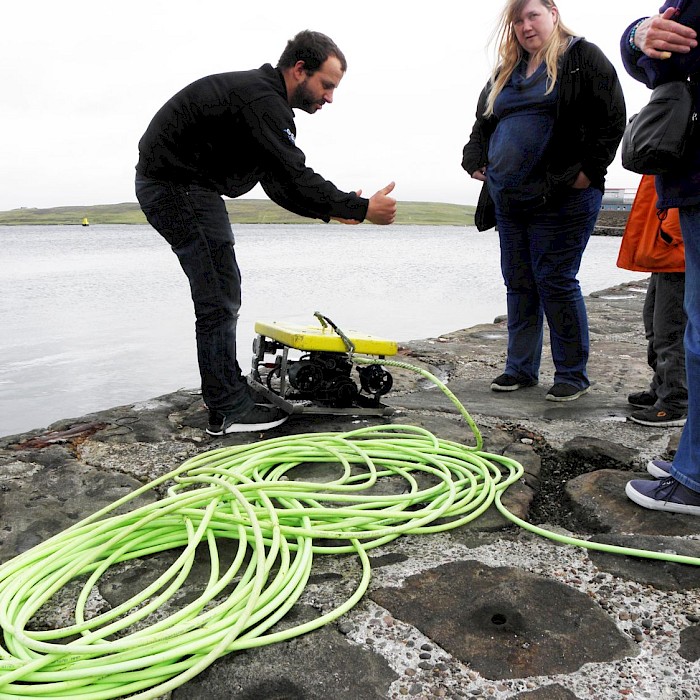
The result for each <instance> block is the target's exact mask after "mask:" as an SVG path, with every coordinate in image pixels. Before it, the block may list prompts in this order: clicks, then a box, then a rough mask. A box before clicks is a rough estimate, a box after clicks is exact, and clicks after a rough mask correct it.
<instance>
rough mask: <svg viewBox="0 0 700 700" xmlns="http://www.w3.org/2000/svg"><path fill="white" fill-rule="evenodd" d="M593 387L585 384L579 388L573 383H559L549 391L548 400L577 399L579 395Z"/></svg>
mask: <svg viewBox="0 0 700 700" xmlns="http://www.w3.org/2000/svg"><path fill="white" fill-rule="evenodd" d="M590 388H591V387H589V386H584V387H583V389H579V388H578V387H576V386H574V385H573V384H564V383H561V382H560V383H557V384H554V385H553V386H552V388H551V389H550V390H549V391H548V392H547V396H545V399H547V401H575V400H576V399H577V398H578V397H579V396H583V395H584V394H587V393H588V391H589V390H590Z"/></svg>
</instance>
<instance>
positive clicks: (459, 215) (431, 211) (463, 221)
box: [0, 199, 476, 226]
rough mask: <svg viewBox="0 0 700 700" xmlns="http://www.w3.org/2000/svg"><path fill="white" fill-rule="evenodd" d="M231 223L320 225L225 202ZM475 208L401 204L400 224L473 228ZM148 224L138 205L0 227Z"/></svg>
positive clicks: (251, 204)
mask: <svg viewBox="0 0 700 700" xmlns="http://www.w3.org/2000/svg"><path fill="white" fill-rule="evenodd" d="M226 208H227V209H228V212H229V218H230V220H231V223H234V224H314V223H316V224H318V223H320V220H319V219H308V218H305V217H302V216H297V215H296V214H292V213H291V212H288V211H287V210H286V209H282V208H281V207H279V206H277V205H276V204H275V203H274V202H271V201H270V200H267V199H236V200H226ZM475 209H476V207H474V206H471V205H464V204H448V203H444V202H399V207H398V213H397V217H396V223H397V224H413V225H423V226H472V225H473V224H474V210H475ZM84 218H85V219H87V220H88V222H89V223H90V224H142V225H143V224H145V223H146V218H145V217H144V215H143V212H142V211H141V209H140V208H139V205H138V204H137V203H136V202H122V203H120V204H97V205H86V206H67V207H53V208H49V209H33V208H21V209H12V210H10V211H4V212H0V226H41V225H76V226H80V225H82V221H83V219H84Z"/></svg>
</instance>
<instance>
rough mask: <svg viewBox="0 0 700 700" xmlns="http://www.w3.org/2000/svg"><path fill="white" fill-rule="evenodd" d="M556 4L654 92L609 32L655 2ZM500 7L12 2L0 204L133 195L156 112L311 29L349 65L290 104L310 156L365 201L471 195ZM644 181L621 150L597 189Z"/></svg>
mask: <svg viewBox="0 0 700 700" xmlns="http://www.w3.org/2000/svg"><path fill="white" fill-rule="evenodd" d="M558 5H559V8H560V11H561V14H562V18H563V19H564V21H565V22H566V24H567V25H569V26H570V27H571V28H572V29H573V30H575V31H576V32H578V33H580V34H582V35H584V36H586V37H587V38H588V39H589V40H591V41H593V42H594V43H596V44H598V46H600V47H601V48H602V49H603V51H605V53H606V54H607V55H608V57H609V58H610V59H611V60H612V62H613V63H614V64H615V66H616V67H617V69H618V73H619V75H620V79H621V81H622V84H623V88H624V90H625V96H626V99H627V106H628V112H629V113H630V114H632V113H633V112H635V111H637V110H638V109H639V107H640V106H641V105H642V104H644V102H645V101H646V99H647V97H648V91H647V90H646V88H644V86H642V85H640V84H638V83H636V82H635V81H633V80H632V79H630V78H629V77H628V76H627V75H626V73H625V72H624V70H623V69H622V65H621V62H620V59H619V49H618V42H619V37H620V34H621V32H622V30H623V29H624V28H625V27H626V26H627V25H628V24H629V23H630V22H631V21H632V20H633V19H635V18H637V17H641V16H643V15H646V14H652V13H653V12H654V11H655V9H656V7H657V6H656V5H655V4H654V3H651V2H643V3H638V2H635V1H633V0H586V1H585V2H584V1H583V0H559V3H558ZM500 9H501V3H499V2H493V1H492V0H489V1H488V2H481V3H477V2H472V1H471V0H432V1H431V2H425V3H416V4H414V3H404V2H398V1H394V2H390V1H386V2H376V1H368V0H355V2H353V3H350V4H348V3H334V2H329V0H306V2H304V3H301V4H293V3H283V2H281V1H280V0H267V1H266V2H258V3H241V2H235V1H234V0H228V1H227V2H224V1H223V0H199V2H197V3H194V2H191V0H189V1H188V2H184V1H183V0H122V2H119V3H116V4H114V3H111V4H109V3H101V2H95V0H68V2H64V3H57V2H54V0H27V2H22V3H9V4H8V5H7V7H6V8H5V12H4V14H5V21H4V26H5V32H4V34H5V36H4V38H3V42H2V48H0V51H1V52H2V61H0V84H1V85H2V103H3V104H2V125H3V128H2V129H0V152H1V153H2V161H3V164H4V167H3V172H4V177H3V186H2V188H0V210H6V209H14V208H17V207H50V206H61V205H73V204H106V203H112V202H123V201H135V197H134V194H133V185H132V182H133V167H134V164H135V162H136V145H137V142H138V139H139V137H140V136H141V133H142V132H143V130H144V129H145V127H146V125H147V123H148V121H149V120H150V118H151V116H152V115H153V113H154V112H155V110H156V109H158V107H160V105H161V104H162V103H163V102H164V101H165V100H166V99H168V98H169V97H170V96H171V95H172V94H173V93H174V92H176V91H177V90H179V89H180V88H181V87H183V86H184V85H186V84H187V83H189V82H191V81H192V80H195V79H196V78H199V77H201V76H203V75H207V74H209V73H217V72H222V71H228V70H238V69H241V70H242V69H248V68H253V67H257V66H259V65H261V64H262V63H264V62H271V63H273V64H274V63H275V62H276V61H277V58H278V57H279V54H280V53H281V51H282V49H283V47H284V44H285V42H286V40H287V39H288V38H290V37H291V36H292V35H293V34H295V33H296V32H297V31H299V30H300V29H307V28H308V29H315V30H318V31H322V32H325V33H326V34H328V35H330V36H331V37H332V38H333V39H334V40H335V41H336V42H337V43H338V45H339V46H340V47H341V49H342V50H343V51H344V52H345V54H346V57H347V59H348V63H349V67H348V72H347V75H346V76H345V78H344V79H343V82H342V83H341V85H340V87H339V88H338V90H337V91H336V95H335V100H334V103H333V104H332V105H328V106H326V107H325V108H324V109H323V110H322V111H321V112H320V113H318V114H316V115H306V114H303V113H301V114H300V113H297V127H298V132H299V133H298V137H297V144H298V145H299V146H300V147H301V148H302V150H304V152H305V153H306V155H307V163H308V164H309V165H310V166H311V167H312V168H314V170H316V171H317V172H319V173H321V174H322V175H323V176H324V177H326V178H328V179H330V180H332V181H333V182H334V183H335V184H336V185H337V186H338V187H340V188H341V189H346V190H350V189H358V188H362V189H363V191H364V193H365V194H367V195H370V194H372V193H373V192H374V191H375V190H376V189H378V188H379V187H382V186H383V185H384V184H386V183H387V182H389V181H390V180H395V181H396V185H397V186H396V190H395V191H394V193H395V195H396V197H397V198H398V199H399V200H418V201H444V202H454V203H458V204H474V203H476V199H477V197H478V192H479V185H478V183H476V182H475V181H472V180H471V179H470V178H469V177H468V176H467V174H466V173H465V172H464V171H463V170H462V169H461V167H460V160H461V150H462V147H463V145H464V143H465V140H466V138H467V136H468V134H469V130H470V129H471V125H472V122H473V116H474V108H475V105H476V99H477V96H478V94H479V91H480V89H481V87H482V85H483V84H484V82H485V80H486V78H487V76H488V73H489V70H490V67H491V60H492V57H491V52H490V50H489V49H487V44H488V41H489V37H490V35H491V32H492V30H493V27H494V24H495V22H496V18H497V15H498V12H499V11H500ZM638 179H639V176H637V175H635V174H633V173H628V172H626V171H625V170H623V169H622V167H621V166H620V165H619V156H618V158H617V159H616V161H615V163H614V164H613V166H612V167H611V170H610V174H609V177H608V183H607V184H608V186H609V187H635V186H636V184H637V182H638ZM252 196H257V197H263V196H264V194H262V191H261V190H259V189H257V188H256V189H255V190H254V191H253V193H252Z"/></svg>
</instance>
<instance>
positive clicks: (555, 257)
mask: <svg viewBox="0 0 700 700" xmlns="http://www.w3.org/2000/svg"><path fill="white" fill-rule="evenodd" d="M602 196H603V195H602V192H601V191H600V190H597V189H595V188H593V187H589V188H587V189H584V190H575V189H568V190H567V191H566V192H564V193H562V194H561V195H560V196H558V197H557V198H556V199H555V200H553V201H551V202H550V203H548V204H547V205H546V207H544V208H543V209H541V210H538V211H536V212H534V213H519V214H517V215H515V214H514V213H513V212H509V211H505V210H502V209H500V208H499V206H498V203H497V206H496V220H497V223H498V234H499V237H500V241H501V271H502V273H503V280H504V282H505V285H506V294H507V297H506V298H507V309H508V356H507V359H506V368H505V372H506V374H510V375H512V376H514V377H518V378H520V379H533V380H537V379H538V378H539V370H540V361H541V357H542V342H543V326H544V318H545V317H546V318H547V323H548V324H549V331H550V343H551V349H552V360H553V362H554V368H555V373H554V382H555V383H565V384H572V385H573V386H575V387H577V388H578V389H584V388H585V387H587V386H588V385H589V384H590V382H589V380H588V375H587V373H586V364H587V362H588V352H589V337H588V317H587V315H586V305H585V303H584V301H583V295H582V294H581V287H580V285H579V282H578V279H577V277H576V276H577V274H578V270H579V266H580V265H581V257H582V256H583V251H584V250H585V248H586V245H587V244H588V240H589V238H590V236H591V233H592V232H593V228H594V226H595V222H596V219H597V217H598V213H599V212H600V203H601V199H602Z"/></svg>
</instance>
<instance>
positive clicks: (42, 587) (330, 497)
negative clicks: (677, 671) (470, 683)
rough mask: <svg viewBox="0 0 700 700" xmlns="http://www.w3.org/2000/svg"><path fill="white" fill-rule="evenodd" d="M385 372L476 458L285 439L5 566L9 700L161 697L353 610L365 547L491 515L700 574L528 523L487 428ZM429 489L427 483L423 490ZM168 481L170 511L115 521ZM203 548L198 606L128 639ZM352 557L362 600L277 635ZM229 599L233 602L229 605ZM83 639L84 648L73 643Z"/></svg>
mask: <svg viewBox="0 0 700 700" xmlns="http://www.w3.org/2000/svg"><path fill="white" fill-rule="evenodd" d="M354 359H355V361H357V362H359V363H363V364H372V363H374V362H375V360H368V359H367V360H365V359H364V358H357V357H355V358H354ZM382 364H387V365H390V366H397V367H403V368H406V369H410V370H413V371H416V372H418V373H419V374H421V375H423V376H424V377H427V378H430V379H431V381H434V383H436V384H437V385H438V387H439V388H440V389H441V390H442V391H443V392H444V393H445V395H446V396H447V397H448V398H449V399H450V400H451V401H453V403H455V405H456V406H457V408H458V410H459V412H460V414H461V415H462V416H463V417H464V418H465V420H466V422H467V423H468V425H469V426H470V428H471V429H472V432H473V433H474V436H475V440H476V447H467V446H464V445H461V444H459V443H455V442H450V441H443V440H439V439H438V438H436V437H435V436H434V435H433V434H432V433H430V432H429V431H427V430H425V429H423V428H417V427H414V426H401V425H388V426H381V427H379V428H377V427H371V426H369V427H363V428H359V429H356V430H353V431H349V432H347V433H342V434H324V433H313V434H307V435H299V436H283V437H280V438H274V439H271V440H266V441H262V442H259V443H254V444H253V445H242V446H236V447H224V448H220V449H217V450H212V451H210V452H206V453H202V454H200V455H197V456H196V457H193V458H192V459H190V460H187V461H186V462H185V463H183V464H182V465H181V466H180V467H179V468H177V469H176V470H174V471H172V472H170V473H169V474H165V475H163V476H161V477H159V478H158V479H156V480H154V481H152V482H150V483H149V484H146V485H145V486H143V487H141V488H140V489H137V490H136V491H135V492H133V493H132V494H128V495H127V496H125V497H123V498H121V499H119V501H117V502H115V503H113V504H110V505H109V506H107V507H105V508H103V509H101V510H100V511H98V513H96V514H93V515H92V516H90V517H89V518H86V519H85V520H83V521H81V522H80V523H76V524H75V525H74V526H72V527H71V528H69V529H68V530H66V531H64V532H63V533H59V534H58V535H56V536H54V537H52V538H50V539H49V540H47V541H46V542H44V543H42V544H40V545H38V546H37V547H35V548H34V549H33V550H29V551H28V552H25V553H23V554H22V555H20V556H18V557H16V558H15V559H14V560H10V561H9V562H6V563H5V564H3V565H2V566H0V627H1V628H2V630H3V632H4V640H5V642H4V643H5V648H3V646H2V644H0V700H19V699H23V698H28V697H32V698H46V700H53V699H58V698H73V699H74V700H106V699H107V698H117V697H122V696H123V695H125V694H130V693H136V694H135V695H134V697H137V698H141V700H147V699H154V698H157V697H159V696H160V695H162V694H164V693H165V692H168V691H169V690H172V689H174V688H176V687H178V686H180V685H182V684H183V683H185V682H186V681H187V680H189V679H190V678H192V677H194V676H195V675H196V674H197V673H199V672H201V671H202V670H203V669H204V668H206V667H207V666H208V665H210V664H211V663H212V662H213V661H214V660H215V659H216V658H218V657H219V656H221V655H223V654H226V653H229V652H231V651H233V650H240V649H246V648H251V647H255V646H262V645H264V644H271V643H274V642H276V641H281V640H283V639H290V638H292V637H293V636H296V635H298V634H303V633H304V632H306V631H310V630H312V629H316V628H317V627H319V626H321V625H323V624H326V623H327V622H328V621H330V620H333V619H336V618H337V617H338V616H340V615H342V614H344V613H345V612H347V611H348V610H350V609H351V608H352V607H353V606H354V605H355V604H356V603H357V601H358V600H359V599H360V598H361V597H362V596H363V595H364V593H365V592H366V589H367V586H368V585H369V580H370V575H371V571H370V567H369V559H368V557H367V554H366V552H367V551H368V550H369V549H372V548H374V547H377V546H380V545H381V544H384V543H386V542H389V541H391V540H393V539H395V538H396V537H399V536H400V535H401V534H421V533H429V532H442V531H445V530H447V529H451V528H454V527H458V526H459V525H461V524H463V523H466V522H469V521H471V520H473V519H475V518H477V517H478V516H479V515H481V514H482V513H483V512H484V511H485V510H486V509H488V508H489V507H490V506H491V505H492V504H494V503H495V505H496V507H497V508H498V510H499V511H500V512H501V513H502V514H503V515H504V516H505V517H507V518H508V519H509V520H510V521H512V522H514V523H516V524H518V525H520V526H521V527H524V528H526V529H528V530H530V531H531V532H534V533H536V534H539V535H541V536H545V537H549V538H550V539H553V540H556V541H560V542H564V543H567V544H574V545H577V546H582V547H587V548H591V549H599V550H601V551H609V552H614V553H620V554H628V555H629V554H632V555H634V556H646V557H649V558H658V559H665V560H668V561H677V562H679V563H686V564H693V565H698V564H700V560H698V559H695V558H693V557H681V556H678V555H667V554H660V553H655V552H645V551H644V550H635V549H629V548H624V547H615V546H612V545H602V544H598V543H592V542H588V541H585V540H577V539H575V538H568V537H564V536H561V535H557V534H556V533H550V532H548V531H546V530H543V529H541V528H538V527H536V526H532V525H530V524H528V523H526V522H524V521H522V520H520V519H519V518H517V517H516V516H514V515H513V514H511V513H510V512H509V511H508V510H507V509H506V508H505V507H504V506H503V504H502V502H501V496H502V494H503V493H504V492H505V490H506V489H507V488H508V486H510V485H511V484H512V483H514V482H515V481H517V480H518V479H520V478H521V476H522V473H523V468H522V466H521V465H520V464H518V463H517V462H515V461H514V460H512V459H509V458H507V457H503V456H501V455H492V454H489V453H485V452H482V451H481V448H482V445H483V441H482V437H481V434H480V433H479V431H478V428H477V427H476V424H475V423H474V421H473V420H472V419H471V417H470V416H469V414H468V413H467V411H466V410H465V409H464V408H463V407H462V405H461V404H460V403H459V401H458V400H457V399H456V397H454V395H453V394H452V393H451V392H450V391H449V389H447V387H446V386H445V385H444V384H442V382H439V380H437V379H435V378H434V377H432V375H430V373H429V372H425V370H419V369H418V368H414V367H412V366H411V365H408V364H406V363H401V362H393V361H386V362H383V363H382ZM315 462H318V463H329V464H330V463H332V464H337V465H338V466H339V467H340V470H339V474H338V475H336V477H335V478H333V479H332V480H330V481H329V482H328V483H318V482H306V481H296V480H294V479H293V476H294V475H293V472H294V469H295V468H296V467H298V466H299V465H301V464H312V463H315ZM288 474H291V477H290V476H288ZM418 475H421V477H422V478H423V479H424V480H426V481H427V482H428V484H427V485H425V486H423V487H421V486H420V485H419V481H418ZM384 478H390V479H392V480H394V479H396V478H400V479H403V480H404V482H405V484H406V487H405V489H404V492H403V493H401V494H399V495H397V494H395V493H394V494H376V493H375V494H373V493H372V489H373V488H374V487H375V486H376V485H377V484H378V483H379V482H380V480H382V479H384ZM168 482H170V484H171V485H169V486H168V488H167V496H166V497H165V498H164V499H162V500H161V501H159V502H156V503H150V504H147V505H144V506H141V507H139V508H135V509H134V510H132V511H130V512H128V513H125V514H119V515H112V513H114V511H115V510H116V509H117V508H119V507H121V506H124V505H126V504H127V503H130V502H132V501H133V500H134V499H135V498H136V497H137V496H140V495H143V494H145V493H147V492H148V491H151V490H153V489H155V488H156V487H158V486H160V485H163V484H166V483H168ZM219 538H227V539H236V540H237V541H238V548H237V550H236V553H235V556H234V557H233V560H232V562H231V564H230V565H229V566H228V567H227V568H226V569H225V570H221V567H220V561H219V552H218V548H217V544H216V542H217V539H219ZM205 540H206V542H207V545H208V549H209V561H210V571H209V577H208V581H207V583H206V585H204V588H203V591H202V593H201V595H200V596H199V597H198V598H196V599H195V600H193V601H191V602H190V603H188V604H187V605H185V606H183V607H181V608H179V609H176V610H174V611H173V612H172V614H171V615H169V616H168V617H165V618H164V619H162V620H159V621H157V622H156V623H154V624H152V625H150V626H147V627H145V628H142V629H137V630H136V631H131V630H130V629H129V628H130V626H132V625H133V624H134V623H137V622H138V623H143V622H146V621H147V620H148V615H149V614H151V613H153V612H155V610H156V609H157V608H159V606H160V605H162V604H165V603H167V602H168V601H169V600H170V599H171V598H172V597H173V596H174V595H175V594H176V592H177V591H178V590H179V589H180V588H181V586H182V585H184V583H185V581H186V580H187V579H188V576H189V574H190V573H191V567H192V565H193V563H194V558H195V552H196V551H197V547H198V546H199V545H200V544H201V543H203V542H204V541H205ZM318 540H323V542H318ZM174 547H177V548H181V549H182V550H183V551H182V552H181V554H180V555H179V556H178V557H177V559H176V561H175V563H174V564H171V565H170V566H169V567H168V568H167V569H166V571H165V572H164V573H163V574H161V575H160V576H159V577H158V578H157V579H156V581H154V582H153V583H152V584H150V585H149V586H146V588H145V589H144V590H142V591H140V592H139V593H137V594H135V595H134V596H132V597H131V598H130V599H129V600H128V601H125V602H124V603H122V604H121V605H119V606H117V608H115V609H113V610H110V611H108V612H107V613H102V614H101V615H98V616H96V617H94V618H92V619H85V610H86V605H87V600H88V597H89V594H90V592H91V590H92V588H93V587H94V586H95V585H98V583H99V580H100V579H101V577H102V576H103V575H104V574H105V573H106V572H107V571H108V570H109V569H110V567H111V566H112V565H114V564H116V563H118V562H126V561H129V560H131V559H133V558H136V557H137V556H143V555H146V554H150V553H155V552H161V551H164V550H167V549H171V548H174ZM349 552H353V553H355V554H356V555H357V556H358V557H359V559H360V562H361V564H362V576H361V580H360V582H359V584H358V586H357V588H356V590H355V592H354V593H353V595H352V596H350V598H348V600H347V601H346V602H345V603H343V604H342V605H340V606H338V607H337V608H335V609H334V610H332V611H329V612H328V613H326V614H325V615H322V616H320V617H319V618H316V619H315V620H312V621H310V622H308V623H305V624H304V625H298V626H296V627H293V628H291V629H286V630H281V631H277V632H273V631H271V629H272V628H273V626H274V625H275V624H276V623H277V622H278V621H279V620H280V619H282V618H283V617H284V615H286V613H287V612H288V611H289V610H290V609H291V607H292V606H293V605H294V604H295V603H296V602H297V600H298V598H299V596H300V595H301V594H302V592H303V590H304V588H305V586H306V583H307V582H308V577H309V576H310V573H311V569H312V563H313V556H314V554H315V553H349ZM248 554H250V556H249V557H248V563H247V565H246V566H245V567H243V564H244V559H245V558H246V557H247V556H248ZM47 563H48V567H47ZM78 575H80V576H86V577H87V579H86V582H85V583H84V584H83V586H82V588H81V590H80V594H79V596H78V601H77V605H76V613H75V617H76V621H75V624H73V625H70V626H69V627H65V628H61V629H58V630H49V631H43V632H32V631H30V630H27V629H26V626H27V624H28V623H29V622H30V621H31V618H32V616H33V615H34V614H35V613H36V612H37V611H38V609H39V608H40V607H41V606H42V605H44V604H45V603H47V602H48V601H49V600H50V599H51V598H52V596H53V595H55V593H56V592H57V590H59V589H60V588H61V587H62V585H63V584H65V582H67V581H69V580H71V579H72V578H75V576H78ZM234 580H235V583H234ZM232 586H233V588H232V589H231V587H232ZM227 590H228V591H230V593H229V594H228V597H227V598H223V599H222V596H224V595H226V594H225V591H227ZM75 633H79V634H80V637H79V638H78V639H75V640H71V639H69V637H70V636H71V634H73V635H74V634H75ZM115 633H116V634H118V635H121V636H120V637H119V638H118V639H117V640H115V641H113V642H112V641H108V640H106V639H104V637H106V636H107V635H109V634H115ZM43 652H46V653H44V654H43V656H42V653H43Z"/></svg>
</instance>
